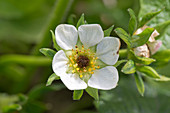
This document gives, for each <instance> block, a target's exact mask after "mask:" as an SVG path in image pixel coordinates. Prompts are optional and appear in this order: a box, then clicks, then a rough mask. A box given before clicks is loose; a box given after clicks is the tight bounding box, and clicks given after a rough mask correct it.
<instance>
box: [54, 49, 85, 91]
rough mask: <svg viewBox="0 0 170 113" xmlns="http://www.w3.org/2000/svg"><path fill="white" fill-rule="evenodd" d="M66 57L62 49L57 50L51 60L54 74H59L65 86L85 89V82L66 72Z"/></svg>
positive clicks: (73, 88) (72, 88) (71, 88)
mask: <svg viewBox="0 0 170 113" xmlns="http://www.w3.org/2000/svg"><path fill="white" fill-rule="evenodd" d="M68 61H69V60H68V58H67V57H66V55H65V53H64V51H63V50H60V51H58V52H57V53H56V54H55V56H54V58H53V62H52V68H53V71H54V72H55V74H56V75H58V76H60V78H61V80H62V82H63V83H64V84H65V86H66V87H67V88H68V89H70V90H79V89H86V88H87V84H86V83H85V82H84V81H83V80H81V79H80V78H79V76H76V75H74V74H68V73H66V71H67V68H68V66H67V63H68Z"/></svg>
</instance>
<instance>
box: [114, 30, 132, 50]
mask: <svg viewBox="0 0 170 113" xmlns="http://www.w3.org/2000/svg"><path fill="white" fill-rule="evenodd" d="M114 31H115V33H116V34H117V35H118V36H119V37H120V38H121V39H122V40H123V41H124V42H125V43H126V44H127V46H128V47H129V48H131V44H132V43H131V40H130V36H129V35H128V33H127V32H126V31H125V30H123V29H122V28H116V29H115V30H114Z"/></svg>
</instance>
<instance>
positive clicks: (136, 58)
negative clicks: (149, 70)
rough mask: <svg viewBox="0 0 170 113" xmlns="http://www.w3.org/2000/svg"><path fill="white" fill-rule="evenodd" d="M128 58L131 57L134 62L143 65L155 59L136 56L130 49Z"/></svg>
mask: <svg viewBox="0 0 170 113" xmlns="http://www.w3.org/2000/svg"><path fill="white" fill-rule="evenodd" d="M129 58H130V59H132V60H133V61H134V62H135V63H140V64H145V65H149V64H151V63H152V62H154V61H155V59H152V58H146V57H139V56H136V55H135V53H134V52H133V51H132V50H130V51H129Z"/></svg>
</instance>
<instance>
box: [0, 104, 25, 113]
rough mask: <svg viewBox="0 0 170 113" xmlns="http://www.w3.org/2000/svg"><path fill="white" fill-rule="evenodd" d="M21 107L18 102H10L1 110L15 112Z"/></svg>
mask: <svg viewBox="0 0 170 113" xmlns="http://www.w3.org/2000/svg"><path fill="white" fill-rule="evenodd" d="M21 109H22V106H21V105H19V104H12V105H9V106H5V107H4V108H3V109H2V111H3V113H9V112H15V111H20V110H21Z"/></svg>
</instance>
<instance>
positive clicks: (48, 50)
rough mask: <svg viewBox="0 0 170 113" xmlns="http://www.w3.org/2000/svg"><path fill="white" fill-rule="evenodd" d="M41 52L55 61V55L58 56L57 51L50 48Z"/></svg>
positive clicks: (42, 49)
mask: <svg viewBox="0 0 170 113" xmlns="http://www.w3.org/2000/svg"><path fill="white" fill-rule="evenodd" d="M40 52H41V53H43V54H44V55H45V56H47V57H49V58H51V59H53V57H54V55H55V54H56V51H54V50H52V49H49V48H41V49H40Z"/></svg>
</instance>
